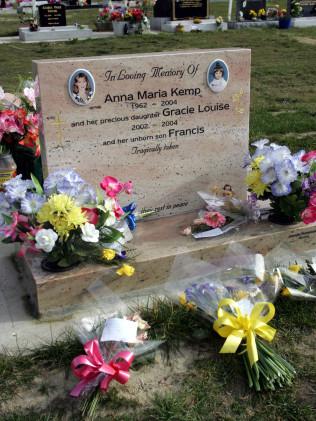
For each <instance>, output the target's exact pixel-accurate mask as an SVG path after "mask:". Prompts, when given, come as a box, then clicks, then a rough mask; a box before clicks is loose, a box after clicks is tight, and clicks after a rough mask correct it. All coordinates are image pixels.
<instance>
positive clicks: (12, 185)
mask: <svg viewBox="0 0 316 421" xmlns="http://www.w3.org/2000/svg"><path fill="white" fill-rule="evenodd" d="M3 184H4V186H5V198H6V199H7V200H8V202H9V203H14V202H17V201H20V200H22V199H24V198H25V195H26V192H27V191H28V190H29V189H32V188H34V184H33V182H32V181H31V180H22V175H21V174H20V175H17V176H16V177H15V178H12V179H11V180H8V181H6V182H5V183H3Z"/></svg>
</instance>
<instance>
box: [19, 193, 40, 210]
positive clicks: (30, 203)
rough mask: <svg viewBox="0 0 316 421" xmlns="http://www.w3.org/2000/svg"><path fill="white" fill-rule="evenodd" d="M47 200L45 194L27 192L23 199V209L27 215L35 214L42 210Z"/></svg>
mask: <svg viewBox="0 0 316 421" xmlns="http://www.w3.org/2000/svg"><path fill="white" fill-rule="evenodd" d="M45 201H46V199H45V197H44V196H40V195H39V194H36V193H27V194H26V196H25V198H24V199H22V201H21V211H22V212H23V213H25V214H26V215H30V214H35V213H37V212H38V211H39V210H40V208H41V207H42V206H43V204H44V203H45Z"/></svg>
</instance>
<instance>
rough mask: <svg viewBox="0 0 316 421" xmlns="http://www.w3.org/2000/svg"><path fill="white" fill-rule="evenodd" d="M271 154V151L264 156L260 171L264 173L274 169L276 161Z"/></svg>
mask: <svg viewBox="0 0 316 421" xmlns="http://www.w3.org/2000/svg"><path fill="white" fill-rule="evenodd" d="M271 153H272V151H271V150H270V149H269V151H267V152H266V153H265V154H264V155H263V156H264V159H263V160H262V161H260V163H259V169H260V171H261V172H262V173H265V172H267V171H269V170H271V168H273V169H274V161H273V160H272V157H271Z"/></svg>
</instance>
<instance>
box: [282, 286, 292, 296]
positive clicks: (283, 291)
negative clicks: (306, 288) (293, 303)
mask: <svg viewBox="0 0 316 421" xmlns="http://www.w3.org/2000/svg"><path fill="white" fill-rule="evenodd" d="M281 295H284V296H285V297H289V296H290V295H291V293H290V291H289V290H288V289H287V288H283V289H282V291H281Z"/></svg>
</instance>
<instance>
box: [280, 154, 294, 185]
mask: <svg viewBox="0 0 316 421" xmlns="http://www.w3.org/2000/svg"><path fill="white" fill-rule="evenodd" d="M275 170H276V175H277V177H278V180H279V182H280V183H282V184H287V185H288V184H290V183H292V182H293V181H295V180H296V179H297V171H296V169H295V167H294V165H293V162H292V161H291V160H290V159H285V160H284V161H282V162H280V163H279V164H277V165H276V166H275Z"/></svg>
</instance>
